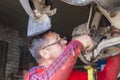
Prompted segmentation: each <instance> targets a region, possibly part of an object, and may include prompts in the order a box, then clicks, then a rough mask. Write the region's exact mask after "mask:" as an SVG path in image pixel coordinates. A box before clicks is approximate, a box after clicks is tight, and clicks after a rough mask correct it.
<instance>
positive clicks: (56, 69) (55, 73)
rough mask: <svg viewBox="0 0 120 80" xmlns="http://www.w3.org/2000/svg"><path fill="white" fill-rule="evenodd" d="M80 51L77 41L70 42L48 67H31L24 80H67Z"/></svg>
mask: <svg viewBox="0 0 120 80" xmlns="http://www.w3.org/2000/svg"><path fill="white" fill-rule="evenodd" d="M81 49H82V44H81V43H80V42H79V41H77V40H73V41H71V42H70V43H69V44H68V45H67V47H66V48H65V50H64V52H63V53H62V54H61V55H60V56H59V57H58V58H57V59H56V60H55V61H54V62H53V63H52V64H51V65H50V66H49V67H47V68H46V67H44V66H35V67H33V68H32V69H30V70H29V71H28V72H27V73H26V74H25V76H24V80H67V79H68V77H69V75H70V73H71V71H72V69H73V67H74V64H75V62H76V59H77V57H78V55H79V53H80V52H81Z"/></svg>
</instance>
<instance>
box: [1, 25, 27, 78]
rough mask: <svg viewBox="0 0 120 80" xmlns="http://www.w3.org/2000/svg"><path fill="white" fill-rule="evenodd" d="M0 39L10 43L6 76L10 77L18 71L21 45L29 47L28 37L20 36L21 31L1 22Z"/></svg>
mask: <svg viewBox="0 0 120 80" xmlns="http://www.w3.org/2000/svg"><path fill="white" fill-rule="evenodd" d="M0 40H1V41H5V42H7V43H8V50H7V60H6V68H5V69H6V71H5V76H6V77H10V75H11V74H12V73H17V70H18V68H19V57H20V47H19V46H23V47H24V46H25V47H27V45H28V39H27V38H25V37H22V36H20V34H19V31H17V30H14V29H10V28H7V27H6V26H5V25H3V24H0ZM6 80H8V79H6Z"/></svg>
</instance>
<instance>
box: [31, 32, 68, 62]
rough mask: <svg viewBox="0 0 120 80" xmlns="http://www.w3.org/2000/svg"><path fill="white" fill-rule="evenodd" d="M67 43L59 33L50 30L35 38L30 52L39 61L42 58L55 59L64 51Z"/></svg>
mask: <svg viewBox="0 0 120 80" xmlns="http://www.w3.org/2000/svg"><path fill="white" fill-rule="evenodd" d="M66 43H67V41H66V40H64V39H62V38H60V35H59V34H57V33H55V32H48V33H46V34H44V35H43V36H42V37H40V38H35V39H33V42H32V44H31V47H30V52H31V54H32V56H33V57H34V58H35V59H36V61H37V63H39V60H40V59H44V60H54V59H56V58H57V57H58V56H59V55H60V54H61V53H62V52H63V51H64V49H65V47H66Z"/></svg>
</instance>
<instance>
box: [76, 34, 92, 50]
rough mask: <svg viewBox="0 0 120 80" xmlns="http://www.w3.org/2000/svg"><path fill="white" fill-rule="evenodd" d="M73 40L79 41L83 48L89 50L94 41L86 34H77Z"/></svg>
mask: <svg viewBox="0 0 120 80" xmlns="http://www.w3.org/2000/svg"><path fill="white" fill-rule="evenodd" d="M74 40H78V41H80V42H81V43H82V44H83V48H84V50H91V49H92V48H93V46H94V41H93V40H92V38H91V37H90V36H88V35H82V36H78V37H76V38H74Z"/></svg>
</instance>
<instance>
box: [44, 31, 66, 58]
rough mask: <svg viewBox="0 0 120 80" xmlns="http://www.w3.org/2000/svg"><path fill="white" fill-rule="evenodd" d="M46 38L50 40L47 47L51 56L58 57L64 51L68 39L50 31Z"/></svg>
mask: <svg viewBox="0 0 120 80" xmlns="http://www.w3.org/2000/svg"><path fill="white" fill-rule="evenodd" d="M45 38H46V39H47V40H48V44H46V47H45V48H47V50H48V51H49V53H50V56H51V57H53V58H57V57H58V56H59V55H60V54H61V53H62V52H63V51H64V49H65V47H66V43H67V41H66V40H64V39H62V38H60V36H59V34H57V33H55V32H49V33H48V34H47V35H45ZM47 46H48V47H47Z"/></svg>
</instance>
